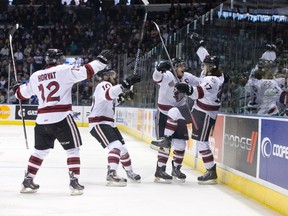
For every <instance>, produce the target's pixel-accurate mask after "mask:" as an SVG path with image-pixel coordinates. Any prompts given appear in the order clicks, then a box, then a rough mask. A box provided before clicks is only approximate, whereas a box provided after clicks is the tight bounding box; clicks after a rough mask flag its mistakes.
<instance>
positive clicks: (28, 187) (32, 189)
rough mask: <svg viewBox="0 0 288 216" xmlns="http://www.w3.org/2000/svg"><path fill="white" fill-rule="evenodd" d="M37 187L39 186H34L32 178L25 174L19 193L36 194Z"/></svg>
mask: <svg viewBox="0 0 288 216" xmlns="http://www.w3.org/2000/svg"><path fill="white" fill-rule="evenodd" d="M39 187H40V186H39V185H38V184H35V183H34V181H33V178H32V177H30V176H28V173H27V172H26V173H25V177H24V181H23V182H22V189H21V190H20V193H36V192H37V190H38V189H39Z"/></svg>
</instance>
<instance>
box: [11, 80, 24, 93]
mask: <svg viewBox="0 0 288 216" xmlns="http://www.w3.org/2000/svg"><path fill="white" fill-rule="evenodd" d="M20 85H22V83H21V82H17V83H16V84H15V85H14V86H13V92H14V94H15V93H16V92H17V90H18V89H19V88H20Z"/></svg>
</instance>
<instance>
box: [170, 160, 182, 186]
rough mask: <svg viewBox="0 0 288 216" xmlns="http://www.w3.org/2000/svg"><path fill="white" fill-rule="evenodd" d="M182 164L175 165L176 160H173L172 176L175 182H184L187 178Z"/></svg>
mask: <svg viewBox="0 0 288 216" xmlns="http://www.w3.org/2000/svg"><path fill="white" fill-rule="evenodd" d="M181 167H182V166H181V165H178V166H175V165H174V161H172V172H171V175H172V178H173V181H175V182H180V183H184V182H185V179H186V175H185V174H184V173H182V172H181V171H180V169H181Z"/></svg>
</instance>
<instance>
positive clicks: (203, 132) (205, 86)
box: [159, 34, 228, 184]
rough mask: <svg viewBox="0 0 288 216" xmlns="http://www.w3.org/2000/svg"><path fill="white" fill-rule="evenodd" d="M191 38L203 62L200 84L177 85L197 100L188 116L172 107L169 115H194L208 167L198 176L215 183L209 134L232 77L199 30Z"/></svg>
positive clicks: (194, 136)
mask: <svg viewBox="0 0 288 216" xmlns="http://www.w3.org/2000/svg"><path fill="white" fill-rule="evenodd" d="M191 39H192V41H193V42H194V43H195V44H197V47H198V49H197V55H198V57H199V58H200V60H201V61H202V62H203V64H204V68H203V71H202V72H201V75H200V78H199V79H198V85H189V84H187V83H181V82H179V83H177V84H176V86H175V87H176V89H177V91H178V92H180V93H185V94H187V95H188V96H189V97H190V98H192V99H193V100H195V101H194V105H193V107H192V111H191V115H186V116H184V115H183V113H181V112H179V111H177V110H176V109H174V110H173V112H170V111H169V116H171V118H173V120H174V122H177V120H178V119H183V118H184V117H185V118H186V119H187V118H188V119H189V120H188V121H190V118H191V119H192V120H191V122H192V128H193V131H192V139H194V140H197V149H198V151H199V153H200V154H201V156H202V160H203V162H204V165H205V167H206V170H207V171H206V172H205V174H204V175H203V176H200V177H198V182H199V184H215V183H217V182H216V179H217V172H216V164H215V162H214V157H213V153H212V151H211V149H210V146H209V142H208V138H209V135H210V131H211V128H212V127H213V126H214V124H215V119H216V116H217V114H218V112H219V109H220V105H221V98H220V97H221V93H222V88H223V84H224V80H225V81H226V82H227V80H228V77H226V79H225V77H224V74H223V73H222V72H221V71H220V69H219V60H218V58H217V57H216V56H210V55H209V53H208V51H207V50H206V48H205V47H204V46H203V40H200V38H199V36H198V35H197V34H192V35H191ZM171 111H172V110H171ZM167 136H168V137H169V131H165V136H164V137H163V138H162V139H160V140H159V145H162V146H163V145H165V144H163V143H168V144H166V145H169V139H167Z"/></svg>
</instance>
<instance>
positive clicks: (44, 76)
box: [38, 72, 56, 82]
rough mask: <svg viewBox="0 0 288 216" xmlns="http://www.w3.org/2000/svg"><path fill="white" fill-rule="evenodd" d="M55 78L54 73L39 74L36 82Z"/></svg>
mask: <svg viewBox="0 0 288 216" xmlns="http://www.w3.org/2000/svg"><path fill="white" fill-rule="evenodd" d="M55 78H56V72H51V73H46V74H41V75H39V76H38V81H39V82H42V81H45V80H50V79H55Z"/></svg>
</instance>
